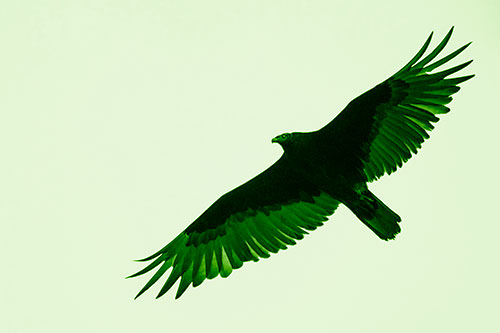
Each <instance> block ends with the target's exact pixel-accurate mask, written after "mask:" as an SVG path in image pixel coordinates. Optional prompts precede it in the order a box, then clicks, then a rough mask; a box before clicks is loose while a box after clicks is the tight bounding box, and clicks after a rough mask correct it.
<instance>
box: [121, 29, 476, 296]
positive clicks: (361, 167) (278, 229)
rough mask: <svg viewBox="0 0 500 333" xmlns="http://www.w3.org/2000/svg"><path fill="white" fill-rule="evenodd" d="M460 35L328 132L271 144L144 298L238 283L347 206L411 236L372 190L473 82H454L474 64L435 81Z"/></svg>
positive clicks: (184, 237)
mask: <svg viewBox="0 0 500 333" xmlns="http://www.w3.org/2000/svg"><path fill="white" fill-rule="evenodd" d="M452 33H453V27H452V28H451V29H450V30H449V32H448V33H447V34H446V35H445V37H444V38H443V40H442V41H441V42H440V43H439V44H438V45H437V46H436V47H435V48H434V49H433V50H432V51H430V53H429V54H428V55H426V56H425V57H424V54H425V52H426V50H427V48H428V47H429V44H430V42H431V39H432V36H433V32H431V34H430V35H429V37H428V38H427V39H426V41H425V43H424V44H423V46H422V47H421V48H420V49H419V51H418V52H417V54H416V55H415V56H414V57H413V58H412V59H411V60H410V61H409V62H408V63H407V64H406V65H405V66H403V67H402V68H401V69H400V70H399V71H397V72H396V73H395V74H394V75H392V76H391V77H389V78H388V79H386V80H385V81H383V82H382V83H380V84H378V85H376V86H375V87H373V88H372V89H370V90H368V91H366V92H365V93H363V94H362V95H360V96H358V97H357V98H355V99H353V100H352V101H351V102H350V103H349V104H347V106H346V107H345V108H344V109H343V110H342V111H341V112H340V113H339V114H338V115H337V116H336V117H335V118H334V119H333V120H332V121H331V122H329V123H328V124H327V125H326V126H324V127H322V128H321V129H319V130H316V131H312V132H291V133H284V134H281V135H278V136H276V137H274V138H273V139H272V140H271V142H272V143H278V144H279V145H280V146H281V147H282V148H283V153H282V155H281V157H280V158H279V159H278V160H277V161H276V162H275V163H274V164H272V165H271V166H270V167H269V168H267V169H266V170H265V171H263V172H262V173H260V174H259V175H257V176H256V177H254V178H252V179H250V180H249V181H247V182H245V183H244V184H242V185H240V186H238V187H236V188H235V189H233V190H231V191H229V192H227V193H226V194H224V195H222V196H221V197H220V198H219V199H217V200H216V201H215V202H214V203H213V204H212V205H211V206H210V207H209V208H208V209H206V210H205V211H204V212H203V213H202V214H201V215H200V216H199V217H198V218H197V219H195V220H194V221H193V222H192V223H191V224H190V225H189V226H188V227H187V228H186V229H184V231H182V232H181V233H180V234H179V235H178V236H177V237H175V238H174V239H173V240H172V241H171V242H170V243H168V244H167V245H166V246H164V247H163V248H161V249H160V250H159V251H157V252H156V253H154V254H153V255H151V256H149V257H147V258H144V259H140V260H137V261H140V262H145V261H151V262H150V263H149V265H147V266H146V267H145V268H143V269H142V270H140V271H138V272H137V273H135V274H133V275H130V276H128V277H127V278H132V277H137V276H139V275H142V274H145V273H147V272H149V271H151V270H153V269H155V268H157V270H156V272H155V273H154V274H153V276H152V277H151V278H150V279H149V281H148V282H147V283H146V284H145V285H144V287H143V288H142V289H141V290H140V291H139V293H138V294H137V295H136V296H135V298H137V297H139V296H140V295H142V294H143V293H144V292H145V291H146V290H148V289H149V288H150V287H151V286H152V285H153V284H155V283H156V282H157V281H158V280H159V279H160V278H161V277H162V276H163V275H164V274H165V273H166V272H167V271H168V270H169V269H171V270H170V273H169V275H168V278H166V281H165V282H164V283H163V286H162V287H161V289H160V291H159V293H158V295H157V298H159V297H161V296H162V295H164V294H165V293H166V292H167V291H168V290H169V289H171V287H172V286H173V285H174V284H175V283H176V281H177V280H179V279H180V282H179V285H178V288H177V293H176V295H175V298H176V299H177V298H179V297H180V296H181V295H182V294H183V293H184V292H185V291H186V289H187V288H188V287H189V286H190V285H192V286H193V287H197V286H199V285H200V284H201V283H203V282H204V281H205V280H206V279H213V278H215V277H217V276H219V275H220V276H221V277H223V278H225V277H228V276H229V275H230V274H231V272H232V271H233V270H235V269H238V268H240V267H242V266H243V263H245V262H248V261H254V262H256V261H259V260H260V259H264V258H268V257H270V255H271V254H274V253H277V252H278V251H280V250H285V249H287V247H289V246H291V245H294V244H296V242H297V241H298V240H300V239H302V238H304V236H305V235H306V234H308V232H309V231H313V230H315V229H317V228H318V227H320V226H322V225H323V224H324V223H325V222H326V221H327V220H328V218H329V216H331V215H332V214H333V213H334V212H335V210H336V209H337V207H339V205H341V204H343V205H345V206H347V208H348V209H349V210H351V211H352V212H353V213H354V215H355V216H356V217H357V218H358V219H359V220H360V221H361V222H362V223H363V224H365V225H366V226H367V227H368V228H369V229H370V230H371V231H372V232H373V233H374V234H375V235H376V236H378V237H379V238H380V239H382V240H385V241H388V240H392V239H394V238H395V236H396V235H397V234H398V233H399V232H400V231H401V228H400V225H399V223H400V222H401V218H400V217H399V215H398V214H397V213H395V212H394V211H392V210H391V209H390V208H389V207H388V206H387V205H386V204H384V203H383V202H382V201H381V200H380V199H379V198H378V197H377V196H375V194H373V193H372V192H371V191H370V190H369V189H368V183H371V182H373V181H375V180H377V179H379V178H380V177H382V176H383V175H385V174H391V173H393V172H394V171H396V170H397V169H398V168H400V167H402V166H403V163H405V162H406V161H408V160H409V159H410V157H412V156H413V155H415V154H416V153H417V151H418V150H419V149H420V148H421V146H422V143H423V142H424V140H425V139H428V138H429V133H428V132H430V131H431V130H432V129H433V128H434V125H433V124H434V123H436V122H437V121H438V120H439V118H438V117H439V116H441V115H443V114H446V113H448V112H449V111H450V109H449V108H448V107H447V106H446V104H448V103H449V102H450V101H451V100H452V97H451V95H452V94H455V93H456V92H457V91H459V89H460V87H459V86H458V85H459V84H460V83H462V82H465V81H467V80H469V79H471V78H472V77H474V74H472V75H465V76H458V77H452V78H450V77H449V76H450V75H452V74H454V73H457V72H458V71H460V70H462V69H464V68H465V67H467V66H468V65H469V64H470V63H471V62H472V60H469V61H467V62H464V63H462V64H460V65H457V66H454V67H452V68H449V69H445V70H440V71H437V72H436V71H435V70H436V69H438V68H441V66H442V65H444V64H446V63H447V62H449V61H450V60H452V59H454V58H455V57H457V56H458V55H459V54H460V53H462V52H463V51H464V50H465V49H466V48H467V47H468V46H469V45H470V44H471V42H469V43H468V44H465V45H464V46H462V47H460V48H458V49H457V50H455V51H454V52H451V53H450V54H448V55H447V56H444V57H442V58H441V59H439V60H436V57H437V56H438V55H439V54H440V53H441V51H442V50H443V49H444V48H445V46H446V45H447V43H448V41H449V40H450V38H451V35H452Z"/></svg>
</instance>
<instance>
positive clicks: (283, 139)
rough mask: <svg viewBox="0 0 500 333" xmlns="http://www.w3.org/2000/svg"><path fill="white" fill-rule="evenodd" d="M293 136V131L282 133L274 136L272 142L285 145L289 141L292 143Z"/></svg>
mask: <svg viewBox="0 0 500 333" xmlns="http://www.w3.org/2000/svg"><path fill="white" fill-rule="evenodd" d="M292 137H293V133H283V134H280V135H278V136H276V137H274V138H273V139H272V140H271V142H272V143H275V142H277V143H279V144H280V145H281V146H282V147H283V146H284V145H286V144H287V143H290V141H291V139H292Z"/></svg>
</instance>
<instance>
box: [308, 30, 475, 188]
mask: <svg viewBox="0 0 500 333" xmlns="http://www.w3.org/2000/svg"><path fill="white" fill-rule="evenodd" d="M452 32H453V28H451V30H450V31H449V32H448V34H447V35H446V36H445V38H444V39H443V41H442V42H441V43H440V44H439V45H438V46H437V47H436V48H435V49H434V50H433V51H432V52H431V53H430V54H429V55H428V56H426V57H424V58H423V59H421V58H422V56H423V54H424V53H425V51H426V50H427V47H428V46H429V43H430V41H431V38H432V33H431V35H430V36H429V38H428V39H427V41H426V42H425V44H424V45H423V46H422V48H421V49H420V51H418V53H417V54H416V55H415V57H413V59H411V60H410V62H409V63H408V64H407V65H406V66H404V67H403V68H402V69H401V70H399V71H398V72H397V73H396V74H394V75H393V76H391V77H390V78H389V79H387V80H385V81H384V82H382V83H381V84H379V85H377V86H376V87H374V88H373V89H371V90H369V91H367V92H366V93H364V94H362V95H361V96H359V97H357V98H356V99H354V100H353V101H351V102H350V103H349V104H348V105H347V107H346V108H345V109H344V110H343V111H342V112H341V113H340V114H339V115H338V116H337V117H336V118H335V119H333V120H332V121H331V122H330V123H329V124H328V125H326V126H325V127H323V128H322V129H320V130H319V131H317V132H315V134H316V137H317V138H318V141H321V146H322V147H323V148H324V149H325V151H326V150H329V149H332V145H330V143H332V144H333V143H337V144H336V145H335V147H334V148H333V149H334V150H335V153H336V154H338V155H339V156H342V160H343V161H344V163H345V165H346V166H349V167H350V169H351V171H352V172H354V173H356V174H357V175H356V176H357V177H355V178H357V179H359V180H362V181H373V180H376V179H378V178H380V177H381V176H382V175H384V174H385V173H387V174H390V173H392V172H394V171H396V169H397V168H398V167H401V166H402V165H403V163H404V162H406V161H407V160H408V159H409V158H410V157H411V156H412V154H416V153H417V150H418V149H419V148H420V147H421V144H422V143H423V141H424V140H425V139H427V138H429V134H428V132H429V131H431V130H432V129H433V128H434V126H433V125H432V123H435V122H437V121H438V120H439V118H438V117H437V115H440V114H444V113H447V112H448V111H450V109H449V108H447V107H446V106H445V105H446V104H448V103H449V102H450V101H451V100H452V98H451V95H452V94H454V93H456V92H457V91H458V90H459V89H460V88H459V87H458V86H457V85H458V84H459V83H462V82H464V81H466V80H468V79H470V78H472V77H473V76H474V75H468V76H462V77H457V78H449V79H447V77H448V76H449V75H451V74H454V73H456V72H458V71H459V70H461V69H463V68H465V67H466V66H467V65H469V64H470V63H471V62H472V60H470V61H468V62H465V63H463V64H461V65H458V66H455V67H453V68H450V69H448V70H443V71H441V72H437V73H430V72H432V71H433V70H435V69H436V68H438V67H440V66H441V65H443V64H445V63H447V62H448V61H450V60H451V59H453V58H455V57H456V56H457V55H459V54H460V53H461V52H462V51H463V50H465V49H466V48H467V46H469V45H470V43H469V44H466V45H464V46H462V47H461V48H459V49H458V50H456V51H454V52H452V53H451V54H449V55H448V56H446V57H443V58H442V59H440V60H437V61H435V62H433V63H431V62H432V61H433V60H434V59H435V58H436V57H437V56H438V54H439V53H440V52H441V51H442V50H443V48H444V47H445V46H446V44H447V43H448V41H449V39H450V37H451V34H452Z"/></svg>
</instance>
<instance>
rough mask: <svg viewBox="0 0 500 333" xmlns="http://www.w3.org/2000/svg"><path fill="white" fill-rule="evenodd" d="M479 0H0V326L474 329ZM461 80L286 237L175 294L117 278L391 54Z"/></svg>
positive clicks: (485, 123)
mask: <svg viewBox="0 0 500 333" xmlns="http://www.w3.org/2000/svg"><path fill="white" fill-rule="evenodd" d="M499 14H500V5H499V4H498V2H497V1H473V2H470V1H469V2H465V1H464V2H462V3H459V2H457V1H419V2H411V3H408V4H406V3H405V2H403V1H364V2H360V1H355V2H353V1H345V2H341V1H168V0H163V1H123V0H122V1H103V0H100V1H55V0H54V1H10V2H6V3H5V4H3V5H2V6H1V10H0V42H1V50H2V51H1V56H0V77H1V79H0V110H1V113H0V116H1V120H0V151H1V152H2V156H3V158H2V163H1V167H0V168H1V176H0V177H1V178H0V184H1V191H0V207H1V208H0V219H1V223H2V236H3V237H2V239H3V241H2V242H1V243H0V250H1V253H2V255H3V260H2V264H1V265H2V272H3V273H2V274H1V277H0V280H1V281H0V282H1V285H2V292H1V296H0V313H2V319H1V320H0V331H2V332H9V333H10V332H12V333H14V332H20V333H21V332H22V333H24V332H37V333H39V332H124V333H125V332H167V331H169V332H179V331H182V332H200V331H203V332H230V331H231V332H235V331H238V332H271V331H275V332H278V331H279V332H285V331H286V332H304V331H309V332H342V333H351V332H373V333H376V332H384V333H385V332H387V333H389V332H405V333H411V332H471V331H478V332H494V331H497V330H498V329H499V327H498V319H497V318H496V317H497V316H498V299H499V298H500V291H499V287H498V281H499V280H500V269H499V264H498V255H499V253H500V246H499V242H498V234H499V232H500V221H499V218H498V213H497V211H498V205H499V204H498V198H499V195H498V185H499V181H498V176H497V175H498V165H499V162H500V158H499V157H498V150H499V149H498V147H497V144H498V142H499V134H498V132H499V130H498V126H499V125H498V124H499V121H500V112H499V110H498V107H497V101H496V98H497V97H498V92H499V86H498V80H497V79H498V77H499V76H500V73H499V72H500V70H499V66H498V59H499V56H500V39H499V36H500V23H498V17H500V15H499ZM452 25H454V26H455V34H454V36H453V37H452V40H451V41H450V43H449V46H448V47H447V49H446V53H449V52H451V51H453V50H455V49H456V48H458V47H459V46H461V45H463V44H465V43H467V42H469V41H473V44H472V46H471V47H469V48H468V49H467V50H466V51H465V52H464V53H463V54H462V55H460V56H459V57H458V60H456V61H455V62H453V63H452V64H457V63H459V62H464V61H466V60H469V59H474V60H475V61H474V62H473V64H472V65H471V66H469V67H468V68H467V69H466V71H464V73H467V74H468V73H475V74H477V76H476V77H475V78H474V79H473V80H471V81H468V82H466V83H464V84H462V90H461V91H460V92H459V93H458V94H456V95H454V101H453V102H452V103H451V105H450V107H451V109H452V112H451V113H449V114H448V115H445V116H444V117H443V118H442V121H441V122H439V123H438V125H437V128H436V130H435V131H433V133H432V135H431V139H430V140H429V141H427V142H426V143H425V144H424V147H423V150H421V151H420V153H419V154H418V155H417V156H416V157H414V158H412V159H411V160H410V161H409V163H407V164H406V166H405V167H404V168H403V169H401V170H400V171H398V172H397V173H396V174H394V175H391V176H389V177H384V178H382V179H381V180H380V181H379V182H377V183H375V184H373V185H372V186H371V188H372V190H373V191H374V192H375V193H376V194H377V196H378V197H380V198H381V199H383V201H384V202H385V203H386V204H387V205H388V206H389V207H391V208H392V209H393V210H394V211H396V212H397V213H398V214H399V215H400V216H401V217H402V219H403V222H402V225H401V226H402V229H403V231H402V233H401V234H400V235H399V236H398V237H397V239H396V240H395V241H392V242H383V241H381V240H379V239H378V238H377V237H376V236H375V235H374V234H373V233H371V231H370V230H369V229H368V228H366V227H365V226H364V225H363V224H362V223H361V222H360V221H359V220H357V218H356V217H355V216H354V215H353V214H352V213H351V212H350V211H348V210H347V209H346V208H345V207H342V208H340V209H339V210H337V212H336V213H335V215H334V216H333V217H332V219H331V220H330V221H329V222H328V223H327V224H326V225H325V226H324V227H322V228H321V229H319V230H318V231H315V232H313V233H311V234H310V235H309V236H307V237H306V238H305V239H304V240H303V241H301V242H299V244H298V245H296V246H294V247H292V248H290V249H289V250H287V251H284V252H281V253H280V254H278V255H276V256H273V257H271V259H268V260H262V261H260V262H259V263H256V264H254V263H248V264H245V266H244V267H243V268H242V269H239V270H237V271H235V272H234V273H233V274H232V275H231V276H230V277H229V278H227V279H221V278H217V279H215V280H211V281H207V282H205V283H204V284H203V285H202V286H200V287H198V288H196V289H192V288H190V289H189V290H187V292H186V293H185V294H184V295H183V297H182V298H181V299H179V300H177V301H174V300H173V296H174V293H173V292H170V293H168V294H167V295H165V296H164V297H162V298H161V299H159V300H155V299H154V296H155V295H156V292H157V291H158V287H159V286H155V287H153V288H152V289H153V290H152V292H148V293H146V294H144V295H143V296H142V297H141V298H139V299H138V300H136V301H133V296H134V295H135V294H136V293H137V291H138V290H139V289H140V288H141V287H142V286H143V284H144V283H145V282H146V280H147V278H146V277H142V278H137V279H133V280H125V279H124V277H125V276H127V275H129V274H131V273H134V272H135V271H137V270H138V269H140V268H142V267H143V266H144V265H143V264H140V263H135V262H133V261H132V259H136V258H141V257H144V256H147V255H149V254H151V253H153V252H154V251H156V250H158V249H159V248H161V247H162V246H163V245H165V244H166V243H167V242H169V241H170V240H172V239H173V238H174V237H175V236H176V235H177V234H178V233H179V232H180V231H182V230H183V229H184V228H185V227H186V226H187V225H188V224H189V223H191V222H192V221H193V220H194V219H195V218H196V217H197V216H198V215H199V214H201V213H202V212H203V210H204V209H206V208H207V207H208V206H209V205H210V204H211V203H212V202H213V201H214V200H215V199H217V198H218V197H219V196H220V195H222V194H223V193H225V192H227V191H228V190H230V189H232V188H234V187H235V186H237V185H239V184H241V183H242V182H244V181H246V180H248V179H249V178H251V177H253V176H254V175H256V174H258V173H259V172H260V171H262V170H263V169H264V168H266V167H267V166H269V165H270V164H271V163H273V162H274V161H275V160H276V159H277V158H278V157H279V156H280V154H281V148H280V147H279V146H278V145H271V143H270V140H271V138H272V137H273V136H275V135H276V134H279V133H282V132H285V131H309V130H314V129H317V128H319V127H321V126H323V125H324V124H326V123H327V122H329V121H330V120H331V119H332V118H333V117H334V116H335V115H336V114H337V113H338V112H339V111H340V110H341V109H342V108H343V107H344V106H345V105H346V104H347V103H348V102H349V101H350V100H351V99H353V98H354V97H356V96H358V95H359V94H361V93H363V92H364V91H366V90H368V89H370V88H371V87H372V86H374V85H375V84H377V83H379V82H381V81H383V80H384V79H386V78H387V77H389V76H390V75H391V74H393V73H394V72H396V71H397V70H398V69H399V68H400V67H402V66H403V65H404V64H405V63H406V62H407V61H408V60H409V59H410V58H411V57H412V56H413V55H414V54H415V53H416V51H417V50H418V49H419V48H420V46H421V45H422V43H423V42H424V40H425V39H426V37H427V36H428V34H429V33H430V31H435V41H434V44H432V45H435V43H436V42H437V41H438V40H440V39H441V38H442V37H443V36H444V34H445V33H446V32H447V31H448V30H449V28H450V27H451V26H452Z"/></svg>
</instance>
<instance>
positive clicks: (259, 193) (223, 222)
mask: <svg viewBox="0 0 500 333" xmlns="http://www.w3.org/2000/svg"><path fill="white" fill-rule="evenodd" d="M287 163H288V162H287V160H286V159H285V158H284V157H282V158H281V159H280V160H278V161H277V162H276V163H275V164H273V165H272V166H271V167H270V168H268V169H267V170H266V171H264V172H262V173H261V174H260V175H258V176H256V177H255V178H253V179H251V180H250V181H248V182H246V183H245V184H243V185H241V186H239V187H237V188H235V189H234V190H232V191H231V192H228V193H226V194H225V195H223V196H222V197H221V198H219V199H218V200H217V201H216V202H214V203H213V204H212V206H210V208H208V209H207V210H206V211H205V212H204V213H203V214H202V215H201V216H200V217H199V218H198V219H196V220H195V221H194V222H193V223H192V224H191V225H190V226H188V227H187V228H186V229H185V230H184V231H183V232H182V233H181V234H180V235H178V236H177V237H176V238H175V239H174V240H173V241H172V242H170V243H169V244H168V245H167V246H165V247H164V248H163V249H161V250H160V251H158V252H157V253H155V254H154V255H152V256H150V257H148V258H145V259H142V260H140V261H148V260H153V259H154V261H153V262H152V263H150V264H149V266H147V267H146V268H144V269H143V270H141V271H139V272H137V273H136V274H133V275H131V276H130V277H135V276H138V275H141V274H144V273H146V272H148V271H150V270H152V269H154V268H156V267H158V266H159V268H158V270H157V271H156V273H155V274H154V275H153V277H152V278H151V279H150V280H149V282H147V284H146V285H145V286H144V288H142V290H141V291H140V292H139V294H138V295H137V296H136V297H138V296H139V295H141V294H142V293H143V292H145V291H146V290H147V289H149V288H150V287H151V286H152V285H153V284H154V283H155V282H156V281H157V280H158V279H159V278H160V277H161V276H162V275H163V274H164V273H165V272H166V271H167V270H168V269H169V268H172V270H171V271H170V275H169V277H168V278H167V280H166V282H165V284H164V285H163V287H162V288H161V290H160V292H159V294H158V296H157V297H160V296H162V295H163V294H164V293H166V292H167V291H168V290H169V289H170V288H171V287H172V285H173V284H174V283H175V282H176V280H177V279H179V278H181V281H180V284H179V287H178V289H177V294H176V298H178V297H180V296H181V295H182V293H183V292H184V291H185V290H186V289H187V287H188V286H189V285H190V284H192V285H193V287H196V286H198V285H200V284H201V283H202V282H203V281H204V280H205V279H207V278H208V279H213V278H215V277H216V276H217V275H219V274H220V275H221V276H222V277H227V276H228V275H229V274H231V272H232V270H233V269H236V268H239V267H241V266H242V265H243V263H244V262H246V261H250V260H253V261H258V260H259V258H267V257H269V256H270V255H269V253H270V252H271V253H276V252H278V251H279V250H284V249H286V248H287V246H288V245H294V244H295V240H299V239H302V238H303V236H304V234H307V230H314V229H316V228H317V227H319V226H321V225H322V224H323V222H325V221H326V220H327V216H329V215H331V214H333V212H334V211H335V209H336V208H337V207H338V205H339V202H338V201H336V200H334V199H333V198H332V197H330V196H329V195H327V194H326V193H324V192H321V191H320V190H317V189H316V188H315V187H314V186H312V185H311V184H309V183H307V182H306V181H304V180H302V179H301V178H300V177H299V176H298V175H297V174H295V173H294V172H293V169H291V168H289V167H288V166H287Z"/></svg>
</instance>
